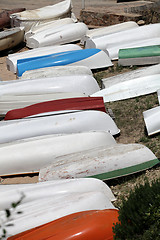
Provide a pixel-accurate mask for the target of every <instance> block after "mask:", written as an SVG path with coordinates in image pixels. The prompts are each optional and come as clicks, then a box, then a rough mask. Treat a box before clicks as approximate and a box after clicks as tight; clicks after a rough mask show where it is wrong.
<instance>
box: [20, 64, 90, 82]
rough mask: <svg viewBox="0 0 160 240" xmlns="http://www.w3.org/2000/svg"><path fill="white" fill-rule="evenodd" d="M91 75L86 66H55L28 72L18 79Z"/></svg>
mask: <svg viewBox="0 0 160 240" xmlns="http://www.w3.org/2000/svg"><path fill="white" fill-rule="evenodd" d="M85 74H87V75H93V74H92V71H91V70H90V69H89V68H88V67H86V66H68V65H67V66H57V67H47V68H39V69H35V70H29V71H26V72H24V73H23V74H22V76H21V77H20V78H19V79H35V78H46V77H48V78H49V77H59V76H73V75H85Z"/></svg>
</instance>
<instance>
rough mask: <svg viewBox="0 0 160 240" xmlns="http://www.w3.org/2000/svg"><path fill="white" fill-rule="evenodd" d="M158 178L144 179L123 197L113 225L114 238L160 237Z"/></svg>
mask: <svg viewBox="0 0 160 240" xmlns="http://www.w3.org/2000/svg"><path fill="white" fill-rule="evenodd" d="M159 203H160V179H157V180H156V181H153V182H152V183H151V184H150V183H149V182H148V181H147V180H146V181H145V183H144V185H142V184H139V185H138V186H136V187H135V189H134V190H132V191H130V194H129V197H128V199H123V200H122V204H121V207H120V210H119V220H120V223H117V224H115V225H114V227H113V231H114V233H115V238H114V239H115V240H135V239H137V240H147V239H148V240H149V239H157V240H158V239H160V228H159V226H160V204H159Z"/></svg>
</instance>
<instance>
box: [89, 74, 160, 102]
mask: <svg viewBox="0 0 160 240" xmlns="http://www.w3.org/2000/svg"><path fill="white" fill-rule="evenodd" d="M159 79H160V74H155V75H150V76H145V77H140V78H135V79H131V80H129V81H124V82H119V83H117V84H113V85H110V87H108V88H105V89H103V90H100V91H99V92H96V93H94V94H92V95H91V96H93V97H98V96H99V97H103V100H104V102H113V101H119V100H123V99H128V98H133V97H138V96H141V95H145V94H150V93H153V92H156V91H157V90H158V89H159V88H160V81H159Z"/></svg>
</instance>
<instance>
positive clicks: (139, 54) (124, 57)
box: [118, 45, 160, 66]
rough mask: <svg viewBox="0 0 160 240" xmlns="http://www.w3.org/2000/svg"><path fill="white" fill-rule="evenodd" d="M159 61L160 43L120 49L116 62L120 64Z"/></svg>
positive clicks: (148, 63)
mask: <svg viewBox="0 0 160 240" xmlns="http://www.w3.org/2000/svg"><path fill="white" fill-rule="evenodd" d="M156 63H160V45H152V46H145V47H138V48H127V49H120V50H119V54H118V64H119V65H122V66H133V65H150V64H156Z"/></svg>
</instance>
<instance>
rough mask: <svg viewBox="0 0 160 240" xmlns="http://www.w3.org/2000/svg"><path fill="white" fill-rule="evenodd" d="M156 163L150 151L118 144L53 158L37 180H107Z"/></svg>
mask: <svg viewBox="0 0 160 240" xmlns="http://www.w3.org/2000/svg"><path fill="white" fill-rule="evenodd" d="M157 163H159V160H158V159H157V158H156V156H155V155H154V154H153V153H152V151H151V150H150V149H148V148H147V147H145V146H143V145H141V144H117V145H114V146H108V147H106V148H105V147H100V148H99V149H98V148H97V149H94V150H93V149H92V150H89V151H84V152H80V153H76V154H68V156H67V155H66V156H62V157H59V158H55V161H54V163H53V164H51V165H50V166H48V167H46V168H44V169H41V170H40V174H39V178H40V179H43V180H47V179H50V180H51V179H52V180H53V179H65V178H67V179H68V178H81V177H94V178H98V179H101V180H106V179H112V178H117V177H120V176H124V175H128V174H132V173H135V172H139V171H142V170H144V169H146V168H149V167H152V166H154V165H155V164H157Z"/></svg>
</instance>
